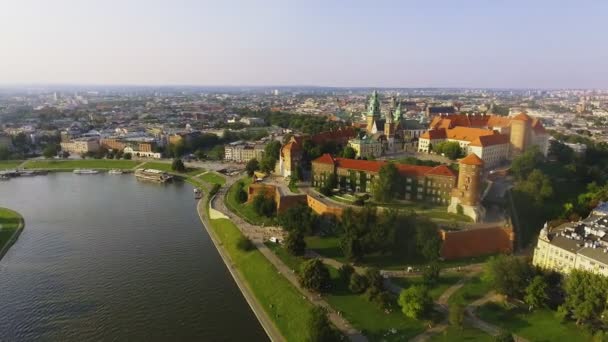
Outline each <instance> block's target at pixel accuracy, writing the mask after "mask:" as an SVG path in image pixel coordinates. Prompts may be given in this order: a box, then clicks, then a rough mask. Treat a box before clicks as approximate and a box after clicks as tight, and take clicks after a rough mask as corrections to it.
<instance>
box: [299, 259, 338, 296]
mask: <svg viewBox="0 0 608 342" xmlns="http://www.w3.org/2000/svg"><path fill="white" fill-rule="evenodd" d="M330 282H331V278H330V276H329V270H328V269H327V267H326V266H325V265H324V264H323V262H322V261H321V260H319V259H317V258H315V259H310V260H307V261H304V262H303V263H302V265H301V266H300V285H302V286H303V287H305V288H307V289H309V290H312V291H317V292H320V291H322V290H325V289H327V288H328V287H329V284H330Z"/></svg>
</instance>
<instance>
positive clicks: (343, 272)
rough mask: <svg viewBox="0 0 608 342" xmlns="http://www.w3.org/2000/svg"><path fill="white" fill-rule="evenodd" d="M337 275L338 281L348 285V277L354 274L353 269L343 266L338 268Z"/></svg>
mask: <svg viewBox="0 0 608 342" xmlns="http://www.w3.org/2000/svg"><path fill="white" fill-rule="evenodd" d="M338 273H339V274H340V280H342V282H343V283H345V284H348V282H349V281H350V277H351V276H352V275H353V273H355V268H354V267H352V266H351V265H349V264H344V265H342V266H340V268H339V269H338Z"/></svg>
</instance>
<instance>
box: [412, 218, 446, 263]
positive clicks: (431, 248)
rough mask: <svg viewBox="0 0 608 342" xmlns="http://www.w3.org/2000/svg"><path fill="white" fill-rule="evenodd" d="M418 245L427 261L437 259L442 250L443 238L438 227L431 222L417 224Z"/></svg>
mask: <svg viewBox="0 0 608 342" xmlns="http://www.w3.org/2000/svg"><path fill="white" fill-rule="evenodd" d="M416 246H417V247H418V251H419V253H420V255H421V256H422V257H424V259H426V260H427V261H433V260H437V258H439V251H440V250H441V238H440V237H439V233H438V232H437V227H435V226H434V225H432V224H430V223H428V224H420V223H419V224H418V225H417V226H416Z"/></svg>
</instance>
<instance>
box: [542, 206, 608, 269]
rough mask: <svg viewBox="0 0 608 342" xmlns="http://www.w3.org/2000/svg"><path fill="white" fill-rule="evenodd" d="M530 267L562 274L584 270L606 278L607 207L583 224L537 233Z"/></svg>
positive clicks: (593, 213) (593, 214)
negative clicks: (532, 265)
mask: <svg viewBox="0 0 608 342" xmlns="http://www.w3.org/2000/svg"><path fill="white" fill-rule="evenodd" d="M532 264H534V265H535V266H538V267H540V268H544V269H549V270H554V271H557V272H560V273H562V274H568V273H570V271H572V270H574V269H577V270H585V271H589V272H592V273H596V274H600V275H604V276H608V203H606V202H603V203H600V205H598V207H597V208H596V209H595V210H593V211H592V212H591V214H590V215H589V216H588V217H587V218H586V219H584V220H581V221H578V222H569V223H564V224H562V225H561V226H559V227H556V228H553V229H551V230H549V228H548V227H547V225H546V224H545V226H544V227H543V229H542V230H541V231H540V235H539V237H538V242H537V244H536V248H535V249H534V257H533V259H532Z"/></svg>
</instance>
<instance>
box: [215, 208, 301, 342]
mask: <svg viewBox="0 0 608 342" xmlns="http://www.w3.org/2000/svg"><path fill="white" fill-rule="evenodd" d="M211 229H213V231H214V232H215V233H216V235H217V236H218V237H219V239H220V240H221V241H222V245H223V247H224V248H225V249H226V250H227V252H228V254H229V255H230V258H231V259H232V261H233V262H234V264H235V267H236V268H237V269H238V270H239V272H241V274H242V275H243V276H244V278H245V279H246V280H247V283H248V284H249V286H250V287H251V289H252V290H253V292H254V294H255V296H256V298H257V299H258V301H259V302H260V303H261V305H262V306H263V307H264V309H265V310H266V312H267V313H268V315H269V316H270V317H271V318H272V319H273V320H274V321H275V323H276V325H277V327H278V328H279V330H280V331H281V333H282V334H283V336H285V338H286V339H287V341H305V338H306V331H308V330H307V322H308V320H309V316H310V310H311V308H312V305H311V304H310V303H309V302H308V301H307V300H306V299H304V298H302V295H301V294H300V293H299V292H298V290H296V289H295V288H294V287H293V286H291V284H290V283H289V282H288V281H287V280H286V279H285V278H284V277H283V276H282V275H281V274H279V273H278V272H277V270H276V268H274V266H273V265H272V264H271V263H270V262H269V261H268V260H267V259H266V258H265V257H264V256H263V255H262V254H261V253H260V252H259V251H258V250H255V251H250V252H244V251H241V250H239V249H238V248H237V247H236V241H237V239H238V238H239V237H240V236H241V232H240V231H239V230H238V229H237V228H236V226H234V224H233V223H232V222H231V221H230V220H227V219H218V220H211Z"/></svg>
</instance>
